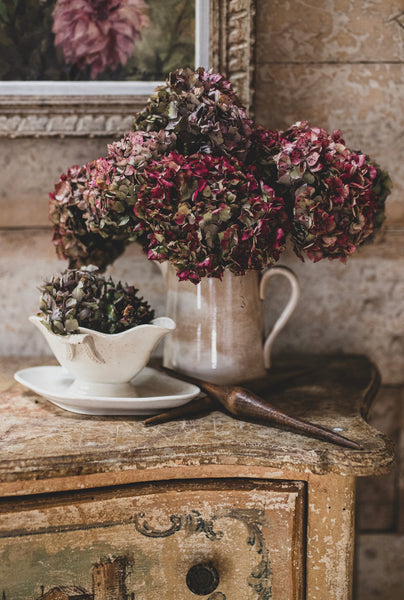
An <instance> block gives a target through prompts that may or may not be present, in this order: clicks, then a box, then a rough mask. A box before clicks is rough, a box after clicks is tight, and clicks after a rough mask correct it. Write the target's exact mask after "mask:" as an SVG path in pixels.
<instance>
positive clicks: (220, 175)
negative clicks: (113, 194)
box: [134, 152, 288, 283]
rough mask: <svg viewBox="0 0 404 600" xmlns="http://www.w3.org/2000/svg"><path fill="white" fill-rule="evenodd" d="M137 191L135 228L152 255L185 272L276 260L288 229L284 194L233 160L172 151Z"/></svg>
mask: <svg viewBox="0 0 404 600" xmlns="http://www.w3.org/2000/svg"><path fill="white" fill-rule="evenodd" d="M143 177H144V183H143V185H142V186H141V187H140V189H139V190H138V193H137V202H136V204H135V208H134V211H135V215H136V218H137V220H138V225H136V227H135V230H137V231H139V232H141V233H142V234H143V235H145V236H146V239H147V241H146V242H145V243H144V249H145V252H147V256H148V258H149V259H151V260H157V261H160V262H161V261H164V260H169V261H170V262H171V263H173V264H174V266H175V267H176V269H177V272H178V277H179V278H180V279H188V280H191V281H193V282H194V283H198V282H199V281H200V279H201V277H205V276H208V277H219V278H220V277H221V276H222V274H223V271H224V269H229V270H230V271H232V272H233V273H236V274H238V275H241V274H244V273H245V272H246V271H247V270H248V269H263V268H265V267H267V266H270V265H271V264H273V263H274V262H276V261H277V260H278V259H279V255H280V253H281V252H282V250H283V249H284V242H285V232H286V231H287V229H288V222H287V216H286V212H285V210H284V206H283V202H282V199H281V198H278V197H276V196H275V193H274V191H273V189H272V188H270V187H269V186H266V185H264V184H263V183H262V182H261V181H259V180H258V179H257V178H256V176H255V172H254V169H253V168H250V169H248V168H247V167H246V166H245V165H244V164H242V163H240V162H239V161H237V160H236V159H234V158H233V159H228V158H225V157H214V156H211V155H207V154H194V155H192V156H188V157H184V156H181V155H179V154H178V153H176V152H172V153H171V154H169V155H168V156H166V157H163V158H161V159H160V161H158V162H157V161H152V162H151V163H150V164H149V166H148V168H147V170H146V171H145V172H144V173H143Z"/></svg>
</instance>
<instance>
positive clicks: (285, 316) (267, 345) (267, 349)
mask: <svg viewBox="0 0 404 600" xmlns="http://www.w3.org/2000/svg"><path fill="white" fill-rule="evenodd" d="M274 275H283V276H284V277H286V279H288V280H289V283H290V286H291V294H290V298H289V301H288V303H287V304H286V306H285V308H284V309H283V311H282V312H281V314H280V316H279V318H278V319H277V321H276V323H275V325H274V326H273V328H272V331H271V332H270V333H269V334H268V336H267V338H266V340H265V342H264V349H263V353H264V366H265V368H266V369H269V368H270V366H271V350H272V344H273V343H274V341H275V338H276V337H277V335H278V333H279V332H280V331H281V330H282V329H283V328H284V327H285V325H286V323H287V322H288V320H289V317H290V316H291V314H292V313H293V311H294V310H295V308H296V305H297V302H298V300H299V296H300V286H299V280H298V279H297V277H296V275H295V274H294V273H293V271H291V270H290V269H288V268H287V267H271V268H270V269H268V270H267V271H265V273H263V275H262V278H261V282H260V299H261V300H264V298H265V289H266V285H267V283H268V282H269V280H270V279H271V277H273V276H274Z"/></svg>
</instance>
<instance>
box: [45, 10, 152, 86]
mask: <svg viewBox="0 0 404 600" xmlns="http://www.w3.org/2000/svg"><path fill="white" fill-rule="evenodd" d="M53 19H54V23H53V28H52V31H53V33H54V34H55V45H56V46H60V47H61V48H62V50H63V53H64V56H65V60H66V62H68V63H71V64H74V65H76V66H77V67H78V68H79V69H83V68H85V67H86V66H90V68H91V78H92V79H95V77H97V75H98V74H99V73H102V72H103V71H104V70H105V69H106V68H107V67H111V68H112V69H116V68H117V67H118V66H119V65H124V64H126V61H127V60H128V58H129V56H130V55H131V54H132V53H133V49H134V47H135V42H136V41H137V40H138V39H139V38H140V32H141V30H142V29H143V27H146V26H147V25H149V23H150V21H149V17H148V15H147V7H146V4H145V2H144V0H58V1H57V2H56V6H55V9H54V11H53Z"/></svg>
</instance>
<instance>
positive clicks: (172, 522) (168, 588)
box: [0, 480, 305, 600]
mask: <svg viewBox="0 0 404 600" xmlns="http://www.w3.org/2000/svg"><path fill="white" fill-rule="evenodd" d="M304 506H305V483H304V482H282V481H278V482H276V481H273V482H262V481H261V482H260V481H251V480H244V481H243V480H240V481H235V480H223V481H220V482H214V481H208V482H203V481H194V482H189V483H184V484H181V483H175V484H165V483H161V484H159V486H157V485H145V486H129V487H118V488H115V489H114V490H111V491H108V490H105V491H94V492H93V493H91V494H90V493H88V492H86V493H81V494H80V493H77V494H76V495H75V496H71V495H61V496H58V495H55V496H53V497H50V496H48V497H46V499H44V500H43V499H41V498H40V497H39V498H37V499H36V500H34V501H32V500H24V501H21V502H20V503H19V505H18V507H16V506H15V504H14V503H13V502H11V503H10V502H7V501H3V503H2V504H1V505H0V581H1V586H2V591H3V593H4V594H5V597H6V599H7V600H9V599H10V600H26V599H27V598H33V599H36V598H39V597H40V595H41V586H44V593H45V596H44V597H45V598H47V599H49V600H50V599H51V598H59V596H58V595H57V591H59V592H63V587H64V586H65V587H66V588H68V587H70V588H71V589H72V590H74V589H75V587H76V595H77V596H79V595H81V596H84V595H85V594H88V595H90V594H94V600H104V599H105V600H124V599H126V598H129V597H132V598H133V597H134V598H136V600H160V598H164V599H165V600H177V599H181V600H192V599H193V598H197V597H198V596H199V595H203V596H204V597H205V598H206V597H209V598H210V599H211V600H226V599H227V600H233V599H234V600H241V599H243V600H270V599H272V598H274V599H276V600H298V599H302V598H303V597H304V596H303V587H304V562H303V555H304V542H303V539H304V531H305V524H304ZM200 564H203V565H205V564H209V565H211V567H213V569H215V570H216V572H217V574H218V581H217V583H216V584H215V583H213V584H212V585H211V586H210V587H205V588H204V587H202V586H201V582H200V581H199V582H198V581H195V580H192V578H191V580H188V581H189V584H190V585H191V587H192V589H194V592H191V591H190V589H189V587H188V584H187V573H188V571H189V570H190V568H191V567H193V566H194V565H200ZM74 586H75V587H74ZM198 586H199V587H198ZM58 588H59V590H58ZM0 589H1V588H0ZM195 589H196V590H197V591H196V592H195ZM78 590H80V592H79V591H78ZM198 590H199V591H198ZM201 592H202V593H201ZM66 593H67V592H66ZM70 593H71V596H70V597H72V598H74V597H75V596H74V595H73V592H72V591H71V592H70ZM131 594H132V596H131ZM88 597H90V596H88ZM60 598H63V596H60ZM85 598H87V596H85ZM81 600H83V598H81Z"/></svg>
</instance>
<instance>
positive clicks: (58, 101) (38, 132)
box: [0, 0, 255, 138]
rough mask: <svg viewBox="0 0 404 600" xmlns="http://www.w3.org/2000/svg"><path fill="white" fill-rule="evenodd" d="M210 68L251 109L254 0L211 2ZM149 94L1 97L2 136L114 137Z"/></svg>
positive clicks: (124, 127)
mask: <svg viewBox="0 0 404 600" xmlns="http://www.w3.org/2000/svg"><path fill="white" fill-rule="evenodd" d="M209 20H210V44H209V46H210V64H211V66H212V68H213V70H215V71H219V72H220V73H222V74H223V75H225V76H226V77H227V78H229V79H230V80H231V81H232V83H233V85H234V87H235V88H236V90H237V92H238V93H239V95H240V97H241V99H242V101H243V103H244V104H245V105H246V107H247V108H248V109H250V112H251V108H252V106H253V90H254V47H255V27H254V23H255V2H254V0H210V18H209ZM146 100H147V96H144V95H142V96H140V95H136V96H135V95H119V96H107V95H92V96H77V95H76V96H74V95H71V96H69V95H64V96H37V95H32V96H30V95H24V96H20V95H2V96H0V137H7V138H15V137H53V136H61V137H64V136H69V137H75V136H81V137H84V136H90V137H96V136H97V137H100V136H108V137H110V136H115V135H122V133H123V132H124V131H127V130H128V129H130V128H131V126H132V121H133V118H134V115H135V113H136V112H138V111H139V110H141V109H142V108H143V107H144V104H145V102H146Z"/></svg>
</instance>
